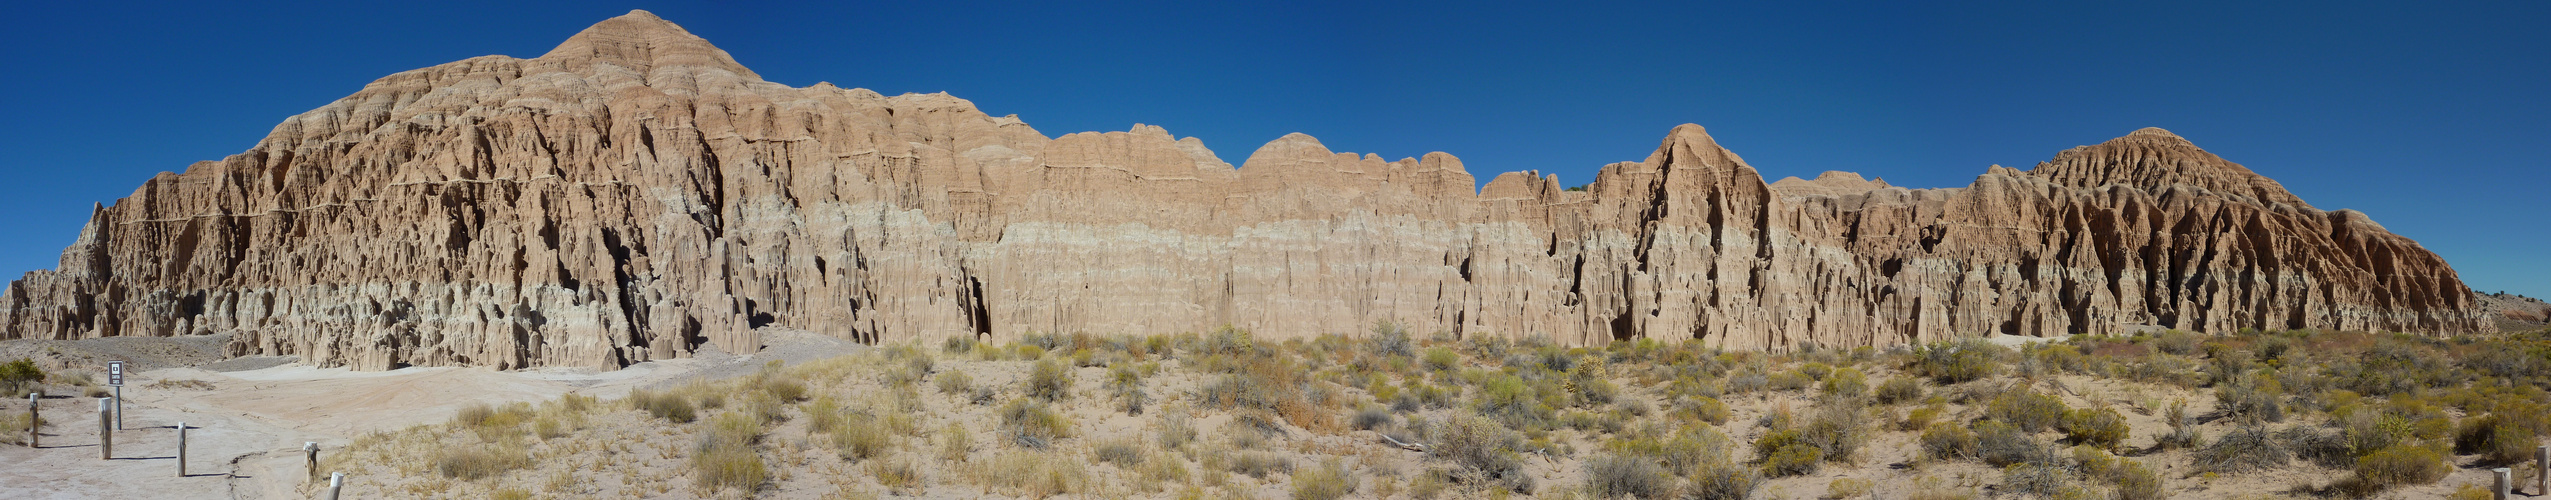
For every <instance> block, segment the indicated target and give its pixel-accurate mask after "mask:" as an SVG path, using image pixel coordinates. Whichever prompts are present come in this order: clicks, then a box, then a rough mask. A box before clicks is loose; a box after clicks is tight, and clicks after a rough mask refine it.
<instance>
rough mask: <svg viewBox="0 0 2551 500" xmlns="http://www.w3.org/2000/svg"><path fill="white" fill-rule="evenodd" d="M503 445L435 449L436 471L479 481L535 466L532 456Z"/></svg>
mask: <svg viewBox="0 0 2551 500" xmlns="http://www.w3.org/2000/svg"><path fill="white" fill-rule="evenodd" d="M508 448H510V447H507V446H501V445H479V446H466V447H455V448H443V449H440V450H437V451H436V452H435V457H434V471H435V472H438V473H441V474H442V475H443V477H448V478H453V479H459V480H463V481H476V480H480V479H486V478H490V477H495V476H499V475H504V474H505V473H507V472H512V471H514V470H516V469H522V468H526V467H530V466H531V455H529V454H526V453H523V452H522V451H521V450H516V449H508Z"/></svg>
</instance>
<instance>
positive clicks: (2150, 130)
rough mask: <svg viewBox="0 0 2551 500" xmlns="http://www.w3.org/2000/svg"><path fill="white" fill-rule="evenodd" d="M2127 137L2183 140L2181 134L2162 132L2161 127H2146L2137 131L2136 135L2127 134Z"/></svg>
mask: <svg viewBox="0 0 2551 500" xmlns="http://www.w3.org/2000/svg"><path fill="white" fill-rule="evenodd" d="M2126 136H2128V137H2133V136H2149V137H2168V138H2172V139H2182V137H2179V134H2173V133H2170V131H2168V130H2162V129H2161V127H2144V128H2139V129H2135V131H2134V133H2130V134H2126Z"/></svg>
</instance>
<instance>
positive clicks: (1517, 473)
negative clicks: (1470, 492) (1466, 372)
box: [1426, 415, 1532, 492]
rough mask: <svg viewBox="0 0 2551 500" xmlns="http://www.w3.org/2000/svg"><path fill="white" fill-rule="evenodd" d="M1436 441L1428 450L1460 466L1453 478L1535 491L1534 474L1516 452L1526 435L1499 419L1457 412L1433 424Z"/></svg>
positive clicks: (1436, 456) (1431, 453)
mask: <svg viewBox="0 0 2551 500" xmlns="http://www.w3.org/2000/svg"><path fill="white" fill-rule="evenodd" d="M1431 428H1432V429H1434V430H1435V435H1434V438H1433V440H1432V441H1433V442H1432V443H1430V444H1429V447H1428V448H1427V449H1426V453H1427V454H1428V455H1430V456H1433V457H1435V458H1439V459H1443V460H1445V461H1449V462H1452V463H1453V464H1454V465H1458V466H1460V468H1459V469H1456V470H1454V471H1453V474H1452V476H1451V479H1453V480H1454V481H1456V482H1459V483H1462V484H1467V485H1476V486H1489V485H1496V486H1502V487H1504V488H1505V489H1508V490H1512V491H1515V492H1530V491H1532V476H1530V475H1526V474H1524V471H1523V459H1522V458H1521V457H1519V456H1518V455H1517V453H1516V451H1515V450H1516V448H1517V447H1519V446H1521V445H1522V438H1521V437H1519V436H1516V435H1515V432H1514V431H1513V430H1509V429H1507V428H1505V427H1504V426H1501V425H1498V424H1497V423H1496V422H1495V421H1491V420H1487V419H1481V418H1476V417H1470V416H1465V415H1453V416H1451V417H1448V418H1446V419H1444V420H1443V421H1442V423H1440V424H1438V425H1435V426H1432V427H1431Z"/></svg>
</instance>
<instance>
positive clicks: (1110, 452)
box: [1090, 440, 1143, 470]
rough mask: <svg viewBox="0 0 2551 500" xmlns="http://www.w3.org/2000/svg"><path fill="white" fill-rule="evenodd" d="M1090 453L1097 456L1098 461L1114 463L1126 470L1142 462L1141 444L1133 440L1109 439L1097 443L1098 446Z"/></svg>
mask: <svg viewBox="0 0 2551 500" xmlns="http://www.w3.org/2000/svg"><path fill="white" fill-rule="evenodd" d="M1090 453H1091V454H1092V455H1096V456H1098V461H1100V462H1106V463H1111V464H1116V466H1117V467H1121V468H1124V469H1126V470H1133V469H1134V467H1136V466H1140V465H1142V464H1143V445H1142V443H1140V442H1136V441H1133V440H1111V441H1108V442H1105V443H1099V445H1098V448H1095V449H1092V450H1091V451H1090Z"/></svg>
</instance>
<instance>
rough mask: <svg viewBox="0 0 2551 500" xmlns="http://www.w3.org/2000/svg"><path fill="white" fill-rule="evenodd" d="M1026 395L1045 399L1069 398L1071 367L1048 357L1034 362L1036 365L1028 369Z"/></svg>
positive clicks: (1070, 392)
mask: <svg viewBox="0 0 2551 500" xmlns="http://www.w3.org/2000/svg"><path fill="white" fill-rule="evenodd" d="M1027 395H1028V397H1032V398H1037V399H1042V400H1046V401H1061V400H1064V399H1068V398H1071V397H1072V369H1071V368H1068V367H1064V366H1063V364H1062V363H1057V362H1055V361H1054V360H1050V359H1049V360H1044V361H1038V362H1036V367H1035V368H1032V369H1029V370H1028V377H1027Z"/></svg>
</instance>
